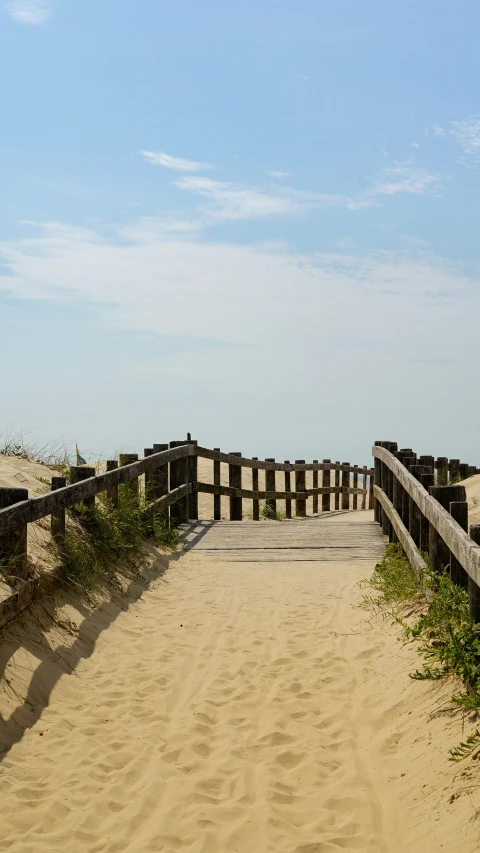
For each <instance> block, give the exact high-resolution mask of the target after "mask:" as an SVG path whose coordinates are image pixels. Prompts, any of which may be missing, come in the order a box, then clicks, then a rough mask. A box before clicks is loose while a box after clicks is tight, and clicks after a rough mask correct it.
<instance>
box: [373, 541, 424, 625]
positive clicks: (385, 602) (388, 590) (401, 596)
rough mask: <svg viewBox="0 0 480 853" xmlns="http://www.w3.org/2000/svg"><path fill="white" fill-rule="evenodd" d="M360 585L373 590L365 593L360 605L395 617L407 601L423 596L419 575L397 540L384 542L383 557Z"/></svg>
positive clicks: (407, 603)
mask: <svg viewBox="0 0 480 853" xmlns="http://www.w3.org/2000/svg"><path fill="white" fill-rule="evenodd" d="M362 587H363V588H364V589H365V588H369V589H371V590H374V594H373V595H372V594H371V593H370V594H366V595H365V596H364V598H363V600H362V605H363V606H364V607H368V608H371V609H373V610H374V611H375V612H377V613H380V612H381V613H383V614H384V615H387V616H394V617H395V616H396V614H397V613H399V612H400V611H401V610H402V609H403V608H404V607H405V606H406V605H411V604H412V603H413V602H414V601H416V602H418V601H419V600H423V593H422V591H421V590H420V587H419V582H418V578H417V576H416V574H415V572H414V571H413V569H412V567H411V565H410V563H409V562H408V560H407V558H406V556H405V554H404V553H403V551H402V548H401V546H400V545H398V544H393V543H390V544H389V545H387V549H386V552H385V556H384V558H383V560H381V562H380V563H377V565H376V566H375V570H374V572H373V575H372V577H371V578H370V580H368V581H366V582H363V583H362Z"/></svg>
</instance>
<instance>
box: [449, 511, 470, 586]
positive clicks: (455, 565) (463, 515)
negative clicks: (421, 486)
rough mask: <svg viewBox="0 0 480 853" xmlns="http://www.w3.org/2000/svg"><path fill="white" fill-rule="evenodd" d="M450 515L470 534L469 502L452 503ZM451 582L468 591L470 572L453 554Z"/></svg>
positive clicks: (451, 556)
mask: <svg viewBox="0 0 480 853" xmlns="http://www.w3.org/2000/svg"><path fill="white" fill-rule="evenodd" d="M450 515H451V516H452V518H454V519H455V521H456V522H457V523H458V524H459V525H460V527H462V528H463V530H465V531H466V532H467V533H468V501H452V502H451V504H450ZM450 580H452V581H453V583H456V584H457V586H461V587H462V588H463V589H468V572H466V571H465V569H464V568H463V566H462V565H461V564H460V563H459V561H458V560H457V558H456V557H454V555H453V554H452V553H451V554H450Z"/></svg>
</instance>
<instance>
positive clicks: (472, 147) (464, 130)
mask: <svg viewBox="0 0 480 853" xmlns="http://www.w3.org/2000/svg"><path fill="white" fill-rule="evenodd" d="M447 132H448V134H449V135H450V136H452V137H453V139H454V140H455V142H456V143H457V144H458V145H459V146H460V148H461V150H462V153H463V160H464V162H473V163H475V164H478V163H480V118H479V117H478V116H470V117H469V118H466V119H463V120H462V121H452V122H450V125H449V127H448V131H447ZM447 132H445V131H444V132H443V133H442V134H438V133H437V134H436V135H437V136H439V135H443V136H445V135H446V133H447Z"/></svg>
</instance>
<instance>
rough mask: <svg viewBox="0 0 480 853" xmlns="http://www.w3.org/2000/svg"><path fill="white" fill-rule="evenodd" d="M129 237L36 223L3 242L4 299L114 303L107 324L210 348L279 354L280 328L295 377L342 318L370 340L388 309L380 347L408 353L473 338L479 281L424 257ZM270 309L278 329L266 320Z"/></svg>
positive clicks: (139, 231)
mask: <svg viewBox="0 0 480 853" xmlns="http://www.w3.org/2000/svg"><path fill="white" fill-rule="evenodd" d="M31 224H32V223H31ZM130 238H131V239H130V240H128V241H125V234H124V232H123V231H122V230H120V231H118V232H117V233H115V232H114V231H112V230H110V233H109V234H108V235H106V234H104V233H102V232H101V231H100V230H95V229H84V228H78V227H69V226H68V225H65V224H62V223H55V222H53V223H46V224H42V225H40V226H39V227H37V228H36V229H35V233H34V234H33V235H32V236H25V237H23V238H19V239H17V240H12V241H8V242H3V243H0V260H1V261H2V263H3V265H4V267H5V270H6V274H5V275H2V276H0V291H1V290H3V291H5V292H7V293H9V294H10V295H11V296H15V297H17V298H19V299H26V300H31V299H38V300H46V301H49V302H50V301H52V300H53V301H56V300H60V301H62V302H65V300H68V299H72V300H75V299H77V300H78V299H80V300H81V301H82V304H83V302H84V301H86V302H87V303H91V304H92V305H95V304H96V305H111V306H112V314H111V317H112V322H113V323H114V324H115V325H120V326H122V327H123V328H125V329H130V330H137V331H143V332H153V333H158V334H167V335H171V336H175V335H180V336H182V335H192V336H193V337H196V338H198V337H205V338H216V339H218V336H219V334H220V336H221V338H222V340H224V341H226V342H229V343H237V344H238V345H239V346H240V347H245V346H247V347H255V345H256V344H257V343H258V340H259V339H261V340H263V341H264V342H265V341H266V342H267V344H268V345H269V346H271V347H272V349H271V352H272V353H275V352H277V353H278V351H279V350H278V347H280V349H281V350H282V351H283V348H284V329H285V328H287V327H288V328H290V329H291V331H292V335H293V337H292V341H291V343H292V349H291V350H290V351H289V355H288V360H289V363H290V361H291V353H292V352H293V353H296V352H297V348H298V351H299V352H298V358H297V357H296V358H294V359H293V362H292V364H290V368H293V372H294V373H295V372H296V371H298V370H299V369H300V368H301V365H302V359H303V356H302V355H301V351H302V349H303V348H304V346H305V341H307V342H308V341H311V344H312V347H316V346H317V339H316V337H315V334H314V332H315V330H317V329H318V326H317V323H318V317H320V316H321V317H322V318H323V320H328V324H330V325H331V327H332V328H334V327H335V324H336V321H337V320H338V317H339V316H340V314H339V312H341V317H342V324H344V325H343V326H342V328H344V330H345V328H346V329H347V331H348V332H349V333H351V334H356V335H358V329H359V328H363V327H364V328H365V329H366V330H367V332H368V329H369V328H370V326H371V317H372V316H373V314H375V315H376V316H378V313H379V312H380V313H382V312H385V317H388V323H387V324H386V325H385V328H386V327H387V326H388V330H389V332H388V336H386V337H385V345H388V346H390V347H392V346H393V347H398V348H399V349H402V348H403V347H405V346H408V350H409V352H412V342H413V341H414V339H416V338H417V336H418V342H419V343H421V345H422V347H424V346H426V345H428V342H431V343H432V344H435V345H437V344H438V339H439V338H440V339H442V335H443V330H444V332H445V334H447V337H448V330H450V332H451V328H452V318H453V319H454V320H455V319H456V317H457V314H458V316H459V317H460V316H461V317H462V318H463V319H462V323H461V328H462V337H463V340H465V339H467V338H468V339H469V340H470V341H472V342H476V341H477V327H476V322H475V318H476V316H477V315H478V307H479V303H480V296H479V290H478V282H477V281H476V280H474V279H472V277H470V276H469V275H468V274H466V273H465V272H464V271H462V270H461V269H459V268H457V267H455V265H453V264H449V263H447V262H446V261H444V260H443V259H442V258H439V257H436V256H435V255H433V254H432V253H429V252H425V251H418V250H417V251H411V250H409V251H402V252H393V251H377V252H371V253H364V252H361V251H360V250H355V246H354V245H353V243H352V242H351V241H350V240H345V241H344V244H343V248H344V251H336V252H319V253H312V252H304V253H299V252H298V251H297V250H295V249H291V250H290V249H288V248H287V247H285V246H284V245H281V244H279V245H278V246H275V245H274V244H270V245H258V244H253V243H252V244H241V245H235V244H233V243H221V242H218V241H217V242H215V241H205V242H204V241H203V240H202V238H201V236H200V235H195V234H190V235H186V236H185V237H184V238H179V237H178V236H177V235H175V234H172V233H166V232H163V233H162V232H161V229H160V230H158V231H156V229H155V227H154V221H153V220H150V221H149V222H147V223H146V224H145V221H144V223H143V225H142V222H141V221H140V222H139V223H137V225H135V223H132V226H131V230H130ZM159 270H161V271H162V274H161V276H160V277H159V274H158V271H159ZM379 298H381V299H382V300H383V301H382V302H380V301H379ZM392 299H395V300H396V301H395V305H396V306H397V307H396V309H395V312H394V313H392V301H391V300H392ZM470 303H471V308H470V309H469V310H467V306H468V305H469V304H470ZM273 304H274V305H275V317H276V322H275V323H269V322H268V318H271V311H272V305H273ZM252 305H255V311H252ZM421 305H429V306H431V307H432V310H435V311H437V314H436V320H435V323H434V324H431V325H430V327H429V326H425V323H424V314H423V312H419V311H418V310H417V309H418V307H419V306H421ZM438 312H440V313H438ZM441 312H443V313H441ZM405 317H408V320H409V322H408V323H405V322H404V320H405ZM296 319H298V321H299V322H298V325H297V323H296ZM328 324H327V325H328ZM415 324H416V325H415ZM310 326H311V329H310ZM379 327H380V328H381V327H382V325H381V324H379ZM297 328H298V330H299V332H298V338H297V339H296V338H295V329H297ZM265 330H268V334H267V337H265V335H266V331H265ZM310 331H311V332H312V334H311V335H310V333H308V334H307V332H310ZM392 331H393V333H392ZM395 332H396V334H397V335H398V336H399V338H398V340H397V339H396V334H395ZM366 339H367V340H370V335H369V334H367V338H366ZM380 346H381V342H380ZM276 348H277V349H276ZM267 349H268V347H267ZM242 352H243V353H244V354H243V355H242V356H241V358H240V362H239V364H240V363H242V364H243V366H244V367H245V364H246V361H245V359H246V360H247V361H248V359H249V358H251V359H253V362H254V363H255V362H258V354H257V353H256V350H255V349H253V350H252V352H251V355H248V352H247V351H243V350H242ZM276 357H277V356H275V358H276ZM257 366H258V363H257ZM290 368H289V369H290ZM189 369H190V367H189ZM217 369H218V363H217ZM281 380H282V382H283V381H284V377H283V376H281Z"/></svg>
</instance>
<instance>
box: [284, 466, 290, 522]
mask: <svg viewBox="0 0 480 853" xmlns="http://www.w3.org/2000/svg"><path fill="white" fill-rule="evenodd" d="M285 465H290V460H289V459H285ZM285 491H286V492H291V491H292V479H291V474H290V471H285ZM291 517H292V501H291V500H289V499H285V518H291Z"/></svg>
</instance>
